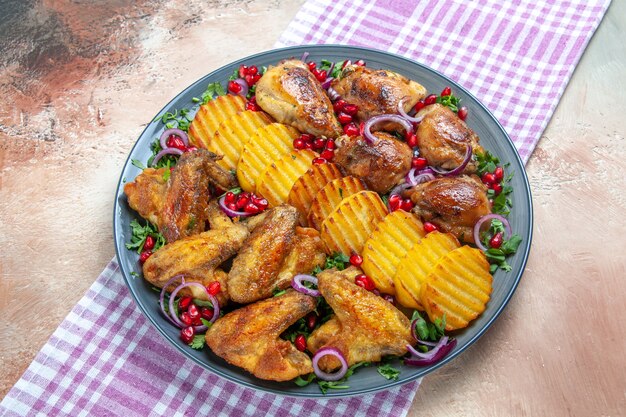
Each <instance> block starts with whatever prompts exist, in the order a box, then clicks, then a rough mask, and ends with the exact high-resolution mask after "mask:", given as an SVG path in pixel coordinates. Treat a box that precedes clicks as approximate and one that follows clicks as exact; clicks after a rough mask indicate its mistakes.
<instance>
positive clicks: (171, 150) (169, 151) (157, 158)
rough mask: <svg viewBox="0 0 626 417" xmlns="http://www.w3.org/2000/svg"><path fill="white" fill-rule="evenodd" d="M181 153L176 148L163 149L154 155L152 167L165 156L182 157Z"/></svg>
mask: <svg viewBox="0 0 626 417" xmlns="http://www.w3.org/2000/svg"><path fill="white" fill-rule="evenodd" d="M182 154H183V151H181V150H180V149H177V148H165V149H163V150H162V151H161V152H159V153H158V154H156V155H155V157H154V159H153V160H152V166H153V167H154V166H156V164H157V162H159V161H160V160H161V158H163V157H164V156H165V155H178V156H180V155H182Z"/></svg>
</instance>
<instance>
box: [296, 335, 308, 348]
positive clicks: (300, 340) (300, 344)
mask: <svg viewBox="0 0 626 417" xmlns="http://www.w3.org/2000/svg"><path fill="white" fill-rule="evenodd" d="M293 343H294V344H295V345H296V349H298V350H299V351H300V352H304V351H305V350H306V337H304V335H303V334H299V335H297V336H296V339H295V340H294V342H293Z"/></svg>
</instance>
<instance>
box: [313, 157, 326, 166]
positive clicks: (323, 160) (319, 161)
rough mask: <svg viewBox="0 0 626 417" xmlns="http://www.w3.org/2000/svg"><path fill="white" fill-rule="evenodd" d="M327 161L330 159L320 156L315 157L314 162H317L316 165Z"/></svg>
mask: <svg viewBox="0 0 626 417" xmlns="http://www.w3.org/2000/svg"><path fill="white" fill-rule="evenodd" d="M326 162H328V161H326V160H325V159H324V158H319V157H318V158H314V159H313V164H315V165H322V164H325V163H326Z"/></svg>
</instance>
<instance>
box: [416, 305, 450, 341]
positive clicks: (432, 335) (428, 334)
mask: <svg viewBox="0 0 626 417" xmlns="http://www.w3.org/2000/svg"><path fill="white" fill-rule="evenodd" d="M415 319H417V321H416V322H415V330H416V331H417V335H418V336H419V338H420V339H422V340H432V341H433V342H436V341H438V340H439V339H440V338H441V336H443V335H444V332H445V329H446V315H445V313H444V315H443V318H442V319H437V320H435V322H434V323H430V322H427V321H426V320H425V319H424V318H423V317H422V315H421V314H420V313H419V311H417V310H415V311H413V317H411V322H413V320H415Z"/></svg>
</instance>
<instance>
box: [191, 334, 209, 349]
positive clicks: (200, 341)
mask: <svg viewBox="0 0 626 417" xmlns="http://www.w3.org/2000/svg"><path fill="white" fill-rule="evenodd" d="M205 343H206V339H205V338H204V335H203V334H197V335H195V336H194V337H193V340H192V341H191V343H189V346H190V347H191V348H192V349H197V350H200V349H202V348H203V347H204V344H205Z"/></svg>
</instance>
